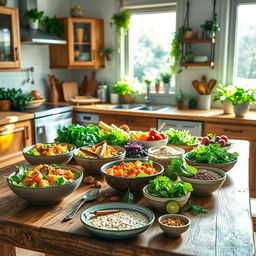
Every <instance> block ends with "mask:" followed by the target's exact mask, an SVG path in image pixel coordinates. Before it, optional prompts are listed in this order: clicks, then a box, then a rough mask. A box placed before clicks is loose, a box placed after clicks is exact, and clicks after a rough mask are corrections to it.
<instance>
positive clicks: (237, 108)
mask: <svg viewBox="0 0 256 256" xmlns="http://www.w3.org/2000/svg"><path fill="white" fill-rule="evenodd" d="M229 100H230V101H231V102H232V105H233V107H234V112H235V116H236V117H245V116H246V114H247V112H248V111H249V106H250V104H253V103H255V102H256V97H255V90H253V89H247V90H246V89H244V88H239V87H236V91H235V92H234V93H233V94H232V95H231V96H230V97H229Z"/></svg>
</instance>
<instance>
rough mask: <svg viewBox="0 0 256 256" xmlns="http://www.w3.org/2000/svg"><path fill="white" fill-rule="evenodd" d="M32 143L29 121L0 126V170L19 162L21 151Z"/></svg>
mask: <svg viewBox="0 0 256 256" xmlns="http://www.w3.org/2000/svg"><path fill="white" fill-rule="evenodd" d="M32 141H33V140H32V124H31V121H24V122H18V123H13V124H7V125H2V126H0V168H1V167H3V166H6V165H8V164H11V163H13V162H17V161H19V160H21V156H22V153H21V150H22V149H23V148H24V147H25V146H29V145H31V144H32Z"/></svg>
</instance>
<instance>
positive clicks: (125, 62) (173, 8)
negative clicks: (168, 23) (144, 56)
mask: <svg viewBox="0 0 256 256" xmlns="http://www.w3.org/2000/svg"><path fill="white" fill-rule="evenodd" d="M127 11H128V12H129V14H130V15H133V14H154V13H161V12H162V13H166V12H176V27H177V3H171V4H170V5H165V6H154V7H153V6H152V7H144V8H134V9H133V8H127ZM129 34H130V32H129V30H128V33H127V35H126V36H125V38H124V39H123V42H122V46H121V47H122V48H121V49H122V50H121V54H120V57H121V77H125V76H128V77H130V75H131V73H130V70H129V69H130V67H129Z"/></svg>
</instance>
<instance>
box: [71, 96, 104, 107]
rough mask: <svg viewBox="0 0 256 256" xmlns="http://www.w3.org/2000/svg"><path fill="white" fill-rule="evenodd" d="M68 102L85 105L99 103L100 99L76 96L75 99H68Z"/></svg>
mask: <svg viewBox="0 0 256 256" xmlns="http://www.w3.org/2000/svg"><path fill="white" fill-rule="evenodd" d="M70 101H71V102H72V103H74V104H76V105H83V104H84V105H86V104H94V103H97V102H100V99H99V98H94V97H92V96H76V97H75V98H72V99H70Z"/></svg>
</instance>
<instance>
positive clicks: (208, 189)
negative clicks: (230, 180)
mask: <svg viewBox="0 0 256 256" xmlns="http://www.w3.org/2000/svg"><path fill="white" fill-rule="evenodd" d="M194 167H195V168H196V169H197V171H196V173H195V174H194V175H193V176H191V177H185V176H182V175H180V178H181V179H182V180H183V181H186V182H189V183H191V184H192V186H193V191H192V194H195V195H197V196H209V195H210V194H212V193H213V192H214V191H216V190H218V189H219V188H220V187H221V186H222V184H223V183H224V182H225V180H226V173H225V172H224V171H222V170H221V169H218V168H214V167H206V166H194Z"/></svg>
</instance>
